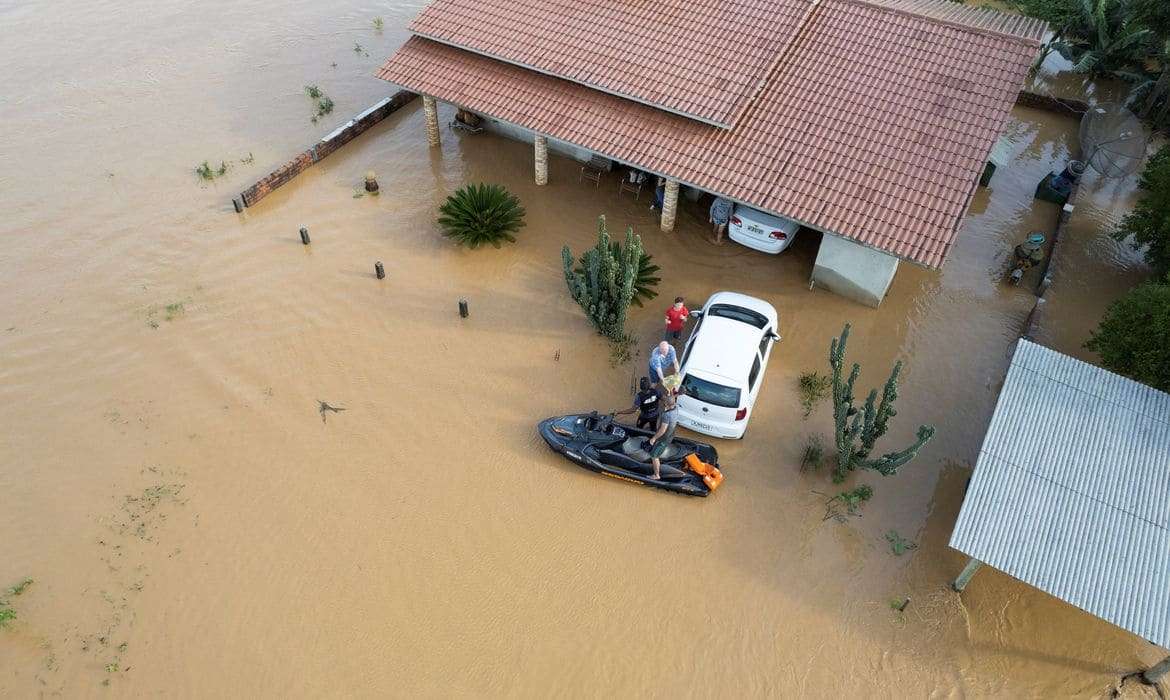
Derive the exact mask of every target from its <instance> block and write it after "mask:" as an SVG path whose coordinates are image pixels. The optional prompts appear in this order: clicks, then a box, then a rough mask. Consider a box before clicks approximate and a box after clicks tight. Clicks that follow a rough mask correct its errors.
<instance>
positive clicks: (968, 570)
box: [951, 557, 983, 593]
mask: <svg viewBox="0 0 1170 700" xmlns="http://www.w3.org/2000/svg"><path fill="white" fill-rule="evenodd" d="M981 566H983V562H981V561H979V560H978V559H976V558H974V557H972V558H971V559H969V560H968V561H967V566H965V567H963V570H962V571H961V572H959V575H958V577H956V578H955V580H954V581H952V582H951V588H953V589H955V590H956V591H959V592H960V593H961V592H962V591H963V589H964V588H966V587H967V584H968V583H970V582H971V577H972V576H974V575H975V572H976V571H978V570H979V567H981Z"/></svg>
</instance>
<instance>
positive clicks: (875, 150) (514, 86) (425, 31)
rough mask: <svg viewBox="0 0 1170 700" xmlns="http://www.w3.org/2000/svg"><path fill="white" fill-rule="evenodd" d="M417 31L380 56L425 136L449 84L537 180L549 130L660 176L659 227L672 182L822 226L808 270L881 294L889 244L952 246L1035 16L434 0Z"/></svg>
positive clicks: (931, 259) (930, 262) (602, 166)
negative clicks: (517, 142) (407, 94)
mask: <svg viewBox="0 0 1170 700" xmlns="http://www.w3.org/2000/svg"><path fill="white" fill-rule="evenodd" d="M410 31H411V33H412V36H411V37H410V38H409V39H408V40H407V41H406V42H405V44H404V45H403V46H402V47H401V48H400V49H399V50H398V51H397V53H395V54H394V55H393V56H392V57H390V58H389V59H388V60H387V61H386V63H385V64H384V65H383V66H382V67H381V69H380V70H379V71H378V76H379V77H380V78H382V79H384V80H387V81H389V82H391V83H394V84H396V85H399V86H401V87H403V88H405V89H408V90H411V91H414V92H418V93H421V94H422V95H423V99H424V110H425V114H426V131H427V138H428V139H429V140H430V143H431V145H432V146H435V145H438V143H439V140H440V127H439V117H438V107H437V103H438V102H444V103H449V104H451V105H454V107H455V108H456V109H458V110H459V117H458V118H457V120H456V121H455V122H452V124H453V125H454V126H470V127H471V128H472V129H480V128H487V129H492V130H495V131H497V132H500V133H503V134H505V135H508V136H511V137H514V138H517V139H522V140H525V141H529V142H532V143H533V144H534V177H535V179H536V182H537V184H544V183H546V182H547V179H548V163H547V159H548V152H549V151H550V150H552V151H555V152H559V153H562V154H565V155H568V156H570V157H573V158H576V159H578V160H580V161H582V163H583V165H582V166H581V172H582V176H583V177H584V176H592V177H593V178H594V180H595V182H597V181H599V179H600V172H601V171H603V170H608V169H610V168H613V167H617V168H621V169H623V170H625V169H628V170H629V173H626V172H622V173H621V177H622V179H623V182H626V181H629V182H631V183H633V182H638V183H639V184H640V183H641V182H643V181H644V180H646V179H650V180H651V184H650V185H649V187H650V188H651V196H654V188H655V184H654V183H655V182H657V183H659V186H660V187H661V188H662V190H661V194H660V195H659V196H660V197H661V219H660V220H661V227H662V229H663V230H665V231H670V230H672V229H673V227H674V223H675V219H676V215H677V208H678V206H679V199H680V191H681V193H682V196H683V198H684V199H691V200H692V201H695V202H702V204H695V205H694V206H696V207H698V206H704V205H705V204H707V203H709V202H710V201H711V198H712V197H722V198H725V199H727V200H730V201H731V202H733V203H734V205H735V207H736V210H735V213H734V214H733V215H732V223H733V224H738V223H740V222H739V221H738V216H739V214H740V213H741V212H742V213H744V216H745V218H747V217H748V216H752V217H754V218H755V219H756V220H763V221H769V220H771V221H775V220H776V219H779V220H787V221H790V222H794V223H793V226H792V228H791V229H786V228H785V227H784V226H780V225H777V226H774V227H764V228H762V229H761V230H760V231H758V232H757V233H758V234H759V235H760V236H761V237H762V239H763V240H764V242H767V239H769V238H770V239H779V240H782V239H784V238H786V237H787V236H789V235H790V233H791V235H795V233H794V231H795V230H796V225H797V224H798V225H799V227H800V230H801V231H802V232H803V234H804V235H817V234H819V235H820V237H821V243H820V246H819V250H818V252H817V255H816V260H815V263H814V265H813V268H812V270H811V271H810V277H811V281H810V284H811V285H816V286H818V287H822V288H826V289H829V290H831V291H833V292H836V293H838V294H841V295H844V296H846V297H849V298H851V299H854V300H856V301H859V302H861V303H864V304H868V305H870V306H877V305H878V304H880V303H881V301H882V299H883V298H884V296H885V295H886V292H887V291H888V290H889V287H890V284H891V282H892V281H893V279H894V276H895V274H896V273H897V269H898V265H899V263H901V262H903V261H905V262H909V263H911V264H914V265H920V266H924V267H927V268H933V269H938V268H941V267H942V265H943V264H944V263H945V261H946V259H947V255H948V253H949V251H950V250H951V247H952V245H953V243H954V241H955V237H956V235H957V234H958V231H959V230H960V227H961V225H962V222H963V219H964V216H965V214H966V211H967V208H968V205H969V204H970V202H971V198H972V195H973V193H974V191H975V188H976V187H977V186H978V180H979V178H980V175H981V173H982V172H983V170H984V167H985V165H986V162H987V160H988V155H989V153H990V151H991V149H992V147H993V146H994V144H995V143H996V140H997V138H998V136H999V133H1000V131H1001V129H1002V127H1003V126H1004V124H1005V122H1006V120H1007V119H1008V117H1009V114H1010V111H1011V109H1012V105H1013V104H1014V102H1015V99H1016V97H1017V95H1018V90H1019V88H1020V86H1021V84H1022V83H1023V82H1024V79H1025V77H1026V74H1027V72H1028V69H1029V66H1030V65H1031V63H1032V61H1033V60H1034V58H1035V56H1036V54H1037V52H1038V50H1039V46H1040V41H1041V38H1042V37H1043V34H1044V32H1045V25H1044V24H1043V23H1042V22H1040V21H1038V20H1034V19H1030V18H1026V17H1020V16H1016V15H1008V14H1003V13H999V12H996V11H993V10H988V9H984V8H971V7H964V6H962V5H956V4H954V3H952V2H948V1H947V0H873V1H869V2H863V1H860V0H731V1H726V0H693V1H690V2H685V3H684V2H680V1H678V0H666V1H665V2H658V3H625V4H622V5H621V6H620V10H613V11H605V10H604V8H601V9H599V8H598V7H596V6H586V5H582V4H581V3H576V2H571V1H570V0H435V1H434V2H432V3H431V4H429V5H427V6H426V7H425V8H424V9H423V10H422V12H421V13H420V14H419V15H418V17H417V18H416V19H415V20H414V22H413V23H412V24H411V25H410ZM469 120H470V122H471V123H468V121H469ZM639 194H641V193H640V192H639ZM767 228H775V229H776V230H772V231H768V230H767ZM752 247H756V246H752Z"/></svg>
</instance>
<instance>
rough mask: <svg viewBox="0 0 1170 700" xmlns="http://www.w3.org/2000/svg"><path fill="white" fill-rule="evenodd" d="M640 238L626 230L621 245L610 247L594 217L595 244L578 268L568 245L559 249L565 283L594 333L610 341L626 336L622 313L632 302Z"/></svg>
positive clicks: (600, 219) (601, 223)
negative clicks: (595, 224) (595, 226)
mask: <svg viewBox="0 0 1170 700" xmlns="http://www.w3.org/2000/svg"><path fill="white" fill-rule="evenodd" d="M642 252H643V251H642V239H641V237H640V236H638V235H637V234H635V233H634V230H633V229H632V228H629V229H626V239H625V242H624V243H623V244H622V245H621V246H618V247H616V248H615V247H614V246H613V245H612V243H611V241H610V238H609V231H608V229H607V228H606V225H605V217H604V216H599V217H597V245H596V246H594V247H593V248H592V249H590V250H588V251H586V252H585V254H584V255H582V256H581V269H576V262H577V261H576V260H575V259H574V258H573V252H572V251H571V250H569V246H565V247H564V248H563V249H562V250H561V264H562V266H563V267H564V272H565V283H566V284H567V285H568V287H569V294H570V295H571V296H572V297H573V301H575V302H577V303H578V304H579V305H580V306H581V308H582V309H584V310H585V315H586V316H588V317H589V321H590V323H592V324H593V327H594V328H596V329H597V332H598V333H600V334H602V335H604V336H605V337H607V338H609V339H610V340H612V341H614V342H620V341H621V339H622V338H623V336H625V335H626V314H627V313H628V312H629V309H630V304H631V303H632V302H633V299H634V282H635V280H636V279H637V275H638V269H639V261H640V260H641V259H642Z"/></svg>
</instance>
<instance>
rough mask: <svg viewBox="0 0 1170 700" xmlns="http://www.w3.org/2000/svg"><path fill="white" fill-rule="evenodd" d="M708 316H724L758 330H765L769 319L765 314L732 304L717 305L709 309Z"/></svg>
mask: <svg viewBox="0 0 1170 700" xmlns="http://www.w3.org/2000/svg"><path fill="white" fill-rule="evenodd" d="M707 315H708V316H722V317H723V318H730V319H732V320H735V321H742V322H743V323H746V324H748V325H751V326H755V327H756V328H763V327H764V326H766V325H768V319H767V318H765V317H764V315H763V314H761V313H759V312H757V311H752V310H751V309H745V308H743V307H742V306H732V305H731V304H715V305H713V306H712V307H711V308H710V309H707Z"/></svg>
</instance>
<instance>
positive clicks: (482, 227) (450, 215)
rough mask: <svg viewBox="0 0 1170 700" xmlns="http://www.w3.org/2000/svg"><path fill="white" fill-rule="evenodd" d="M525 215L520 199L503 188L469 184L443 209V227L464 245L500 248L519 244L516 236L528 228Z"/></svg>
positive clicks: (441, 217) (461, 188) (447, 233)
mask: <svg viewBox="0 0 1170 700" xmlns="http://www.w3.org/2000/svg"><path fill="white" fill-rule="evenodd" d="M525 213H526V212H525V211H524V207H522V206H520V200H519V199H517V198H516V196H515V195H513V194H512V193H510V192H508V190H506V189H504V188H503V187H502V186H500V185H488V184H484V183H480V184H478V185H475V184H472V185H465V186H463V187H460V188H459V189H458V190H456V191H455V193H454V194H452V195H451V196H450V197H447V201H446V202H443V204H442V206H440V207H439V226H440V227H442V229H443V235H444V236H446V237H448V238H450V239H451V240H453V241H455V242H456V243H458V244H460V245H465V246H467V247H469V248H472V249H475V248H478V247H480V246H481V245H492V246H494V247H496V248H499V247H500V245H501V244H502V243H504V242H505V241H507V242H508V243H515V242H516V237H515V236H513V235H512V234H513V233H515V232H516V231H519V230H520V228H521V227H523V226H524V215H525Z"/></svg>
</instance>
